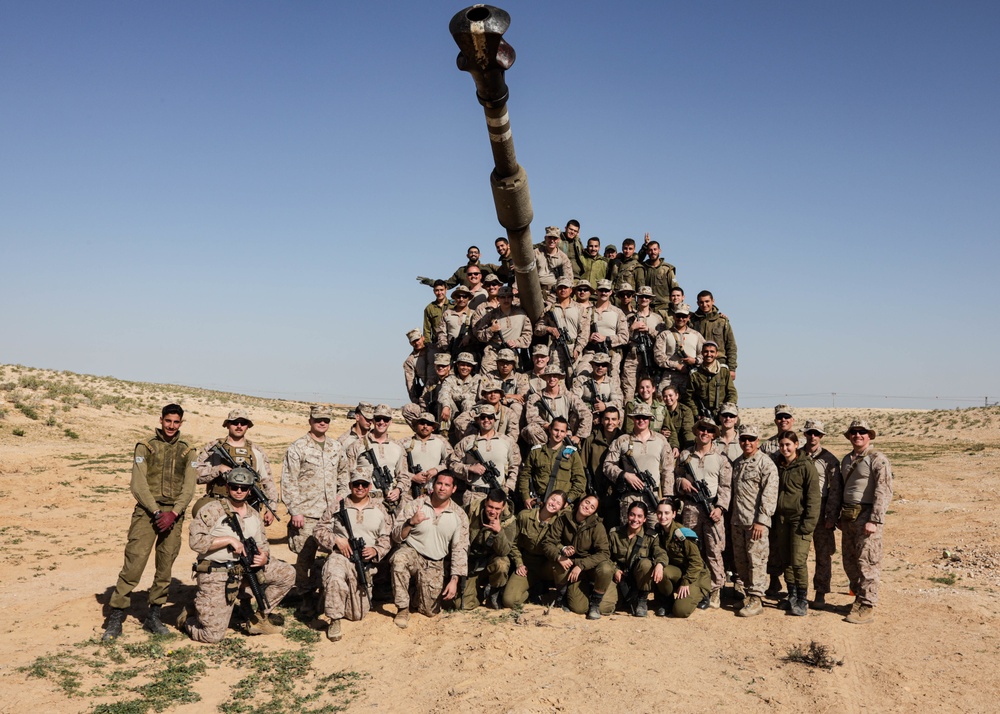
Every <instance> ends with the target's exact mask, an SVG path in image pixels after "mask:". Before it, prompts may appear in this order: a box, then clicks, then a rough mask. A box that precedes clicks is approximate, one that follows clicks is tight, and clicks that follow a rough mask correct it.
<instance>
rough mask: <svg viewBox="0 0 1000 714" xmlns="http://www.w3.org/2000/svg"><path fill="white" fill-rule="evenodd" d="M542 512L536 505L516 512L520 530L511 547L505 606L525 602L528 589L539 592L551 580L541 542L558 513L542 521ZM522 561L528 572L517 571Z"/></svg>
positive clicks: (513, 605)
mask: <svg viewBox="0 0 1000 714" xmlns="http://www.w3.org/2000/svg"><path fill="white" fill-rule="evenodd" d="M540 512H541V509H540V508H539V507H537V506H536V507H535V508H528V509H525V510H523V511H521V512H520V513H518V514H517V518H516V521H515V522H516V528H517V532H516V535H515V537H514V544H513V546H512V547H511V550H510V559H511V574H510V577H509V578H508V580H507V587H505V588H504V591H503V606H504V607H517V606H518V605H523V604H524V603H526V602H527V601H528V594H529V592H532V593H537V592H539V591H540V590H541V588H542V587H544V585H545V584H546V583H549V584H551V582H552V580H551V578H550V577H549V569H548V562H549V561H548V559H547V558H546V557H545V552H544V550H543V548H542V543H543V542H544V540H545V536H546V534H547V533H548V532H549V527H550V526H551V525H552V524H553V523H554V522H555V520H556V516H552V517H551V518H549V519H548V520H547V521H544V522H543V521H542V520H541V518H539V513H540ZM522 565H523V566H524V567H525V569H527V571H528V572H527V574H526V575H518V574H517V572H516V571H517V569H518V568H519V567H521V566H522Z"/></svg>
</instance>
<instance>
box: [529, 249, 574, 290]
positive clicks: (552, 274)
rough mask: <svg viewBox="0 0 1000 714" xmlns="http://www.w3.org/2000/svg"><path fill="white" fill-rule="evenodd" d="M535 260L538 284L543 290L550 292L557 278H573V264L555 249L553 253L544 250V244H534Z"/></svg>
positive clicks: (567, 257)
mask: <svg viewBox="0 0 1000 714" xmlns="http://www.w3.org/2000/svg"><path fill="white" fill-rule="evenodd" d="M535 260H537V261H538V282H539V283H540V284H541V286H542V289H543V290H551V289H552V286H553V285H555V284H556V281H557V280H559V278H571V279H572V277H573V264H572V263H570V260H569V256H567V255H566V254H565V253H563V252H562V251H561V250H559V249H558V248H556V250H555V252H554V253H549V252H548V251H546V250H545V244H544V243H537V244H535Z"/></svg>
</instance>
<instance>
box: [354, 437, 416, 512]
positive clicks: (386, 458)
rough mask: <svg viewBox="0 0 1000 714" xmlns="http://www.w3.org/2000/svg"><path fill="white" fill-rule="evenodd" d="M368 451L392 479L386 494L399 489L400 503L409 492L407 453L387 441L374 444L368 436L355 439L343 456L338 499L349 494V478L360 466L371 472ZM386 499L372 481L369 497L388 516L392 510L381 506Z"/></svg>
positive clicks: (391, 507)
mask: <svg viewBox="0 0 1000 714" xmlns="http://www.w3.org/2000/svg"><path fill="white" fill-rule="evenodd" d="M369 450H370V451H371V452H372V453H374V455H375V460H376V461H377V462H378V465H379V466H381V467H383V468H385V469H388V470H389V474H390V476H391V477H392V488H390V489H389V490H390V491H391V490H392V489H393V488H398V489H399V491H400V499H402V497H403V495H405V494H406V493H408V492H409V489H410V472H409V471H407V470H406V451H405V450H404V449H403V447H402V446H400V445H399V443H398V442H396V441H393V440H391V439H389V438H386V440H385V441H383V442H378V441H374V440H373V439H372V438H371V435H368V436H366V437H365V438H364V439H358V440H357V441H355V442H354V443H353V444H351V445H350V446H349V447H348V449H347V453H346V455H345V458H346V462H347V463H346V464H345V468H344V470H343V472H342V478H341V479H340V483H339V485H338V486H337V493H338V495H339V496H341V497H343V496H346V495H347V494H348V493H350V492H351V483H350V476H351V474H352V473H354V471H355V469H356V468H357V466H358V463H359V462H362V463H364V464H365V465H366V466H371V467H373V468H374V466H375V464H373V463H372V461H371V459H372V457H371V455H370V454H369ZM388 495H389V494H388V493H385V492H383V491H382V489H381V488H379V486H378V485H377V484H376V483H375V481H372V490H371V497H372V498H374V499H375V500H376V501H378V502H379V503H383V504H384V505H385V508H386V510H387V511H389V515H390V516H391V515H393V511H394V509H395V507H394V506H393V505H392V504H389V503H384V502H385V498H386V496H388Z"/></svg>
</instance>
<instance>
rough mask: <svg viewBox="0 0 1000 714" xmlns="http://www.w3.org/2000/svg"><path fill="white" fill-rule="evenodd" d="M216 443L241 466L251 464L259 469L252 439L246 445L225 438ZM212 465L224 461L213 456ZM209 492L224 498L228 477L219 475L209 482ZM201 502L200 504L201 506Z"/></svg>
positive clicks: (255, 468)
mask: <svg viewBox="0 0 1000 714" xmlns="http://www.w3.org/2000/svg"><path fill="white" fill-rule="evenodd" d="M216 443H217V444H218V445H219V446H221V447H222V448H223V449H225V450H226V452H227V453H228V454H229V455H230V456H231V457H232V458H233V461H235V462H236V463H238V464H239V465H240V466H249V467H250V468H252V469H253V470H254V471H257V459H255V458H254V455H253V444H251V443H250V441H249V440H248V441H246V443H245V445H244V446H239V447H237V446H233V445H232V444H230V443H229V442H228V441H226V440H225V439H219V440H217V441H216ZM209 463H211V464H212V466H218V465H219V464H221V463H222V462H221V461H219V460H218V459H217V458H216V457H214V456H213V457H212V458H211V460H210V462H209ZM207 493H208V495H209V496H214V497H215V498H223V497H225V495H226V477H225V476H218V477H216V478H215V479H213V480H212V482H211V483H209V484H208V489H207ZM200 505H201V504H199V507H200Z"/></svg>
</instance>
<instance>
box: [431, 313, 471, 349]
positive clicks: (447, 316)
mask: <svg viewBox="0 0 1000 714" xmlns="http://www.w3.org/2000/svg"><path fill="white" fill-rule="evenodd" d="M472 326H473V323H472V310H470V309H469V308H468V307H466V309H465V310H462V312H458V311H457V310H455V309H454V308H450V307H449V308H448V309H447V310H445V311H444V312H442V313H441V319H440V320H438V323H437V325H436V326H435V328H434V347H435V348H436V349H437V351H438V352H451V354H452V356H455V355H457V354H458V353H459V352H462V351H470V352H471V351H473V348H474V347H476V346H477V345H476V337H475V335H474V334H473V329H472ZM462 328H465V329H464V332H465V334H464V335H462V339H461V341H459V339H458V336H459V335H460V334H462V332H463V329H462Z"/></svg>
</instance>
